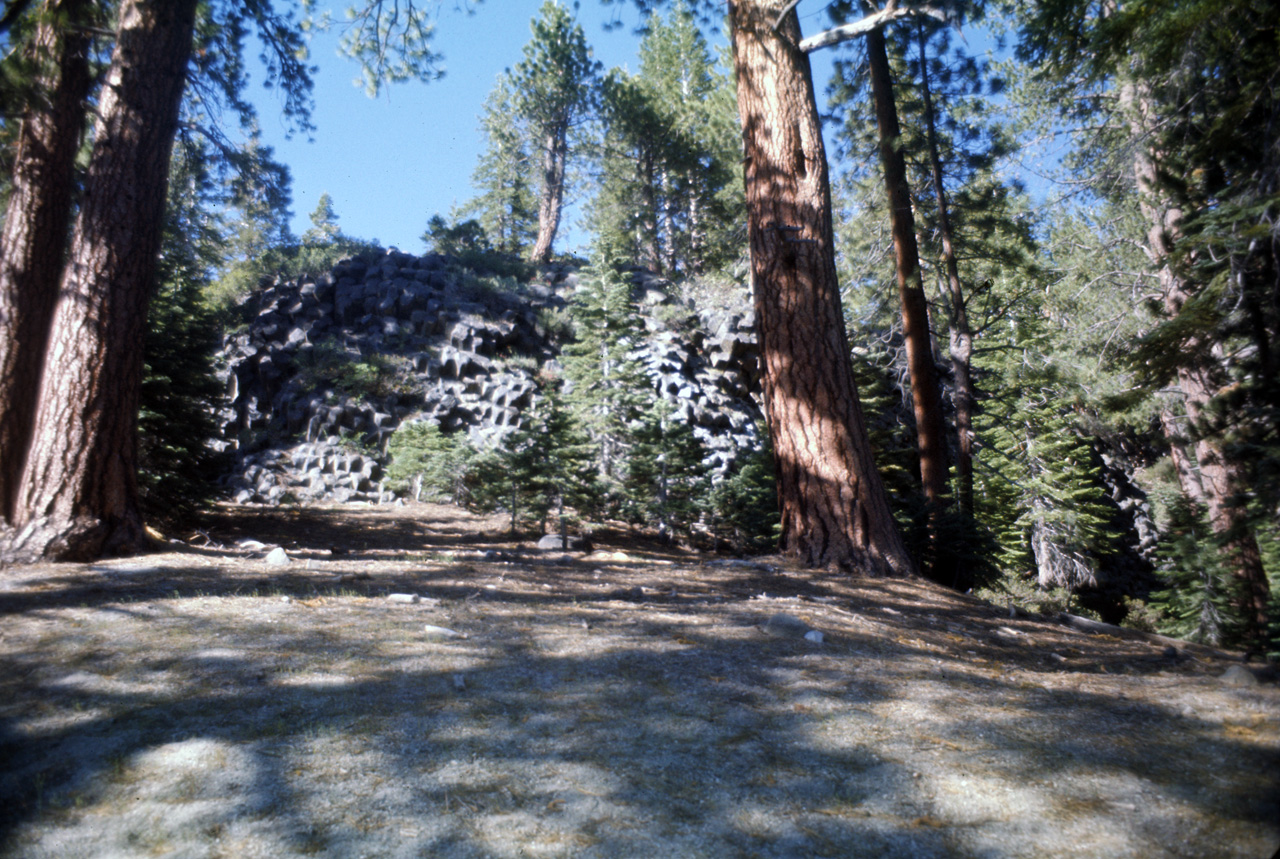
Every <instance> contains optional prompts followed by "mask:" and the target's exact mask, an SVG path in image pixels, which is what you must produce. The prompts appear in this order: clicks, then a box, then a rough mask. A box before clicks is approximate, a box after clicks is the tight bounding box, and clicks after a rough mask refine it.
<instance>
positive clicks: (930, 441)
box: [867, 29, 947, 541]
mask: <svg viewBox="0 0 1280 859" xmlns="http://www.w3.org/2000/svg"><path fill="white" fill-rule="evenodd" d="M867 61H868V63H869V65H870V69H871V93H872V99H873V100H874V101H875V107H876V124H877V125H878V126H879V133H880V160H881V163H882V164H883V165H884V184H885V190H886V191H887V193H888V197H889V216H890V219H891V222H892V223H891V226H892V230H893V249H894V259H895V267H896V268H897V274H898V294H899V297H900V299H901V303H902V329H903V337H904V339H905V341H906V347H907V366H908V369H909V370H910V373H911V402H912V406H913V409H914V411H915V418H916V447H917V450H918V451H919V454H920V485H921V488H922V489H923V490H924V497H925V500H926V501H927V502H928V504H929V507H930V526H931V527H930V531H931V537H932V539H933V540H934V541H936V540H937V516H938V514H939V513H940V511H941V510H942V508H943V506H944V505H945V503H946V496H947V445H946V436H945V431H944V422H943V419H942V393H941V390H940V388H939V386H938V370H937V366H936V365H935V364H934V361H933V346H932V343H931V338H930V334H929V303H928V301H927V299H926V298H925V294H924V284H923V282H922V281H921V277H920V249H919V246H918V245H917V243H916V228H915V215H914V214H913V212H912V208H911V189H910V186H909V185H908V183H907V165H906V159H905V157H904V156H903V154H902V150H901V148H899V145H898V141H899V137H900V136H901V133H902V132H901V130H900V128H899V126H898V110H897V105H896V104H895V102H894V98H893V81H892V79H891V77H890V74H889V57H888V54H887V52H886V51H885V44H884V34H883V33H882V32H880V30H878V29H877V30H871V31H870V32H868V33H867Z"/></svg>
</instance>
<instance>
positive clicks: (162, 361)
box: [138, 149, 226, 525]
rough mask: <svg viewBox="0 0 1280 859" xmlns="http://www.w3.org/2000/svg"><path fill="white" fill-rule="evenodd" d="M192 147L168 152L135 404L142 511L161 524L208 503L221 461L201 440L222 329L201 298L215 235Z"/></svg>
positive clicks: (219, 246) (210, 421)
mask: <svg viewBox="0 0 1280 859" xmlns="http://www.w3.org/2000/svg"><path fill="white" fill-rule="evenodd" d="M198 155H199V153H198V152H192V151H185V150H182V149H179V150H178V151H177V152H176V153H175V156H174V159H173V167H172V170H171V174H172V175H171V177H170V182H169V210H168V215H167V217H166V221H165V231H164V244H163V247H162V248H161V252H160V261H159V266H158V269H157V276H156V288H155V292H154V293H153V296H152V300H151V306H150V309H149V313H148V316H147V336H146V346H145V362H146V363H145V371H144V377H143V381H142V392H141V399H140V405H139V414H138V483H139V491H140V494H141V501H142V505H143V511H144V512H145V514H146V515H147V517H148V518H149V519H152V520H154V521H157V522H160V523H162V524H165V525H170V524H175V523H177V522H179V521H181V520H182V519H183V518H185V517H189V516H191V515H192V514H194V513H195V512H196V511H197V510H199V509H200V508H201V507H202V506H204V505H206V504H208V503H209V502H210V500H211V499H212V498H213V497H214V496H215V494H216V480H217V478H218V477H219V476H220V471H221V469H222V468H223V467H224V466H225V464H226V463H225V462H224V461H223V457H221V456H219V455H218V454H217V453H216V452H215V451H214V450H213V448H212V447H210V444H209V443H210V440H211V439H213V438H214V437H215V436H216V435H217V431H218V426H217V421H216V417H215V413H214V408H215V407H216V405H217V403H218V402H219V401H220V399H221V397H222V394H223V386H222V384H221V383H220V382H219V381H218V379H217V377H216V375H215V374H214V364H213V356H214V353H215V352H216V351H217V349H218V347H219V346H220V345H221V340H222V338H221V332H220V330H219V326H218V320H217V316H216V314H215V312H214V310H213V308H211V307H210V306H209V305H208V304H207V303H206V302H205V299H204V293H205V290H206V289H207V288H208V285H209V282H210V279H211V272H212V271H213V269H214V266H216V265H217V263H218V261H219V259H220V258H221V254H222V253H223V250H224V245H223V240H222V236H221V234H220V231H219V230H218V226H219V221H218V218H217V216H216V214H215V213H214V212H211V211H210V210H209V207H208V206H209V200H210V197H212V196H215V185H214V183H213V182H212V181H211V179H210V177H209V176H208V174H207V172H206V171H205V170H204V166H203V160H202V159H200V158H199V157H198Z"/></svg>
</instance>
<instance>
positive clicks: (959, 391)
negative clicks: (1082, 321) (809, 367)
mask: <svg viewBox="0 0 1280 859" xmlns="http://www.w3.org/2000/svg"><path fill="white" fill-rule="evenodd" d="M916 32H917V35H918V37H919V44H920V93H921V95H922V96H923V99H924V116H925V131H926V133H927V134H928V139H929V170H930V178H931V179H932V180H933V196H934V199H935V201H936V202H937V206H938V232H939V234H940V236H941V239H942V262H943V268H944V269H945V272H946V276H947V280H946V285H947V294H948V298H949V299H950V300H949V301H948V302H947V313H948V316H949V319H948V321H949V322H950V325H949V326H948V329H949V338H950V341H951V342H950V346H951V350H950V351H951V373H952V376H953V377H954V379H953V381H954V384H955V406H956V498H957V500H958V501H959V504H960V512H961V514H962V515H964V516H965V517H967V518H969V519H972V518H973V407H974V403H976V402H977V394H976V392H975V390H974V386H973V365H972V362H973V329H971V328H970V327H969V312H968V308H967V307H966V306H965V294H964V286H963V284H962V283H961V282H960V267H959V265H958V264H957V263H956V249H955V237H954V233H953V232H952V229H951V212H950V210H949V208H948V207H947V191H946V188H945V187H944V186H943V184H942V157H941V156H940V155H939V153H938V126H937V117H936V116H935V114H934V110H933V92H932V90H931V89H930V86H929V62H928V57H927V56H926V54H925V32H924V27H923V26H922V25H917V31H916Z"/></svg>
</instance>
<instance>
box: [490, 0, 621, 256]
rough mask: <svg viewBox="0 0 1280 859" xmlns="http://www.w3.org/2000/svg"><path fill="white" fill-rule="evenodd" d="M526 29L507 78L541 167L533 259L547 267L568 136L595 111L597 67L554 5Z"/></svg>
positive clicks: (566, 15)
mask: <svg viewBox="0 0 1280 859" xmlns="http://www.w3.org/2000/svg"><path fill="white" fill-rule="evenodd" d="M530 29H531V30H532V38H530V40H529V41H528V42H527V43H526V44H525V46H524V57H523V58H522V59H521V60H520V62H518V63H517V64H516V65H515V66H514V67H513V68H512V69H511V70H510V71H509V72H508V73H507V74H508V77H509V78H510V82H511V104H512V106H513V107H514V108H515V114H514V115H515V116H516V117H518V119H519V121H520V122H522V123H523V124H524V125H525V128H526V129H527V134H528V137H529V140H530V145H531V151H532V152H534V153H536V155H537V161H538V163H539V170H538V171H537V174H536V175H537V176H538V179H539V182H538V186H537V187H538V197H539V202H538V237H537V240H536V243H535V244H534V247H533V250H532V256H533V259H534V261H535V262H546V261H548V260H549V259H550V258H551V250H552V245H553V243H554V241H555V237H556V233H557V232H558V230H559V225H560V217H561V213H562V209H563V206H564V200H565V194H566V182H567V176H568V173H567V168H568V162H569V158H570V152H571V148H572V147H571V140H570V135H571V132H574V131H575V129H576V128H577V127H579V126H580V125H581V124H582V123H583V122H585V121H586V120H588V119H589V118H590V117H591V115H592V111H593V110H594V109H595V104H596V78H597V76H598V74H599V70H600V63H598V62H597V61H595V60H594V59H592V56H591V48H590V47H589V46H588V45H587V39H586V36H585V35H584V34H583V32H582V26H581V25H580V24H578V23H577V22H576V21H574V19H573V16H572V14H571V13H570V12H569V11H568V10H567V9H566V8H565V7H563V6H561V5H559V4H558V3H556V2H554V0H546V2H544V3H543V4H542V7H541V8H540V9H539V10H538V17H537V18H535V19H534V20H533V22H532V23H531V24H530Z"/></svg>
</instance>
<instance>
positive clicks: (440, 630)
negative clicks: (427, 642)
mask: <svg viewBox="0 0 1280 859" xmlns="http://www.w3.org/2000/svg"><path fill="white" fill-rule="evenodd" d="M422 631H423V632H425V633H426V634H427V637H428V638H468V637H469V636H468V635H467V634H466V633H464V632H458V631H457V630H456V629H449V628H448V627H447V626H434V625H432V624H430V623H428V624H427V625H426V626H424V627H423V628H422Z"/></svg>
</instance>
